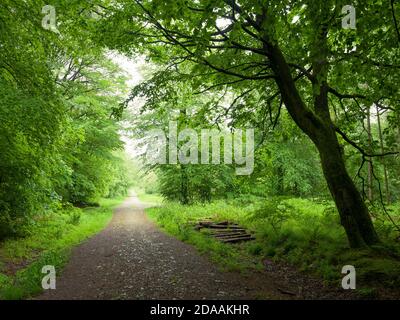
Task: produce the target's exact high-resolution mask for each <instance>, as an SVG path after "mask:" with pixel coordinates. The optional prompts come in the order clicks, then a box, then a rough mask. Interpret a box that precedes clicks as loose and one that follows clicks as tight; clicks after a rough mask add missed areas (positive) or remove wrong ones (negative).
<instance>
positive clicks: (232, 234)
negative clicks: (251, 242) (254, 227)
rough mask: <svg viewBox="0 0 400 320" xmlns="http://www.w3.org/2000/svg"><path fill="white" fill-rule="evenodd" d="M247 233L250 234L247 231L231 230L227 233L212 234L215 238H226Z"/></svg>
mask: <svg viewBox="0 0 400 320" xmlns="http://www.w3.org/2000/svg"><path fill="white" fill-rule="evenodd" d="M245 235H249V236H250V234H247V233H245V232H230V233H225V234H213V235H212V236H213V237H214V238H226V237H228V238H229V237H234V236H245Z"/></svg>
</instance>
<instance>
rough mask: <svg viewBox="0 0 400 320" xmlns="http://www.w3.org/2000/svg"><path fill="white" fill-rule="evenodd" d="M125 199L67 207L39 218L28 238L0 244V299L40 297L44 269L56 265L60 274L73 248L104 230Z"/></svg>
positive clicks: (103, 200) (105, 200)
mask: <svg viewBox="0 0 400 320" xmlns="http://www.w3.org/2000/svg"><path fill="white" fill-rule="evenodd" d="M122 200H123V199H122V198H117V199H102V200H101V201H100V207H98V208H86V209H78V208H73V207H68V208H64V209H63V210H60V211H59V212H56V213H53V214H51V215H46V216H42V217H41V218H40V219H37V220H36V221H35V224H34V225H33V226H32V227H31V228H30V235H28V236H26V237H25V238H19V239H8V240H6V241H4V242H3V243H0V299H6V300H10V299H11V300H16V299H24V298H29V297H31V296H34V295H36V294H39V293H40V292H41V291H42V288H41V280H42V278H43V277H44V274H42V272H41V269H42V267H43V266H44V265H53V266H54V267H55V269H56V271H57V272H59V271H60V270H61V269H62V268H63V266H64V265H65V263H66V262H67V261H68V257H69V253H70V249H71V248H72V247H73V246H76V245H78V244H79V243H81V242H82V241H83V240H85V239H87V238H88V237H90V236H92V235H94V234H96V233H98V232H99V231H100V230H102V229H103V228H104V227H105V226H106V225H107V224H108V222H109V221H110V219H111V217H112V212H113V209H114V208H115V207H116V206H117V205H118V204H119V203H121V202H122ZM14 271H16V272H14Z"/></svg>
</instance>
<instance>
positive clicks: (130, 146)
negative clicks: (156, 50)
mask: <svg viewBox="0 0 400 320" xmlns="http://www.w3.org/2000/svg"><path fill="white" fill-rule="evenodd" d="M108 56H109V57H110V58H111V60H112V61H113V62H115V63H116V64H118V66H119V67H120V68H121V69H122V70H123V71H125V73H126V75H127V77H128V80H127V82H126V84H127V85H128V89H129V90H131V89H132V88H133V87H134V86H136V85H138V84H139V83H140V82H142V81H143V80H144V78H143V76H142V74H141V73H140V66H141V65H143V64H144V63H145V62H144V58H143V57H138V58H137V59H135V60H133V59H131V58H129V57H126V56H124V55H121V54H119V53H116V52H110V53H109V54H108ZM125 112H129V109H127V110H125ZM121 139H122V141H123V142H124V143H125V151H126V153H127V154H128V156H129V157H132V158H135V157H136V156H137V155H138V154H139V153H140V150H138V147H137V145H136V144H137V143H136V141H135V140H134V139H132V138H131V137H129V136H128V135H127V134H125V133H124V132H121Z"/></svg>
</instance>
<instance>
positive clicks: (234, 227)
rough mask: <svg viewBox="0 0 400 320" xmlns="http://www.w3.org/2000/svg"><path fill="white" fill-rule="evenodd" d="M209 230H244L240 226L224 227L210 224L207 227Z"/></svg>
mask: <svg viewBox="0 0 400 320" xmlns="http://www.w3.org/2000/svg"><path fill="white" fill-rule="evenodd" d="M207 228H210V229H243V228H242V227H240V226H233V225H229V226H224V225H218V224H210V225H208V226H207Z"/></svg>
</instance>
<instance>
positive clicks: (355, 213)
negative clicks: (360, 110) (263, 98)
mask: <svg viewBox="0 0 400 320" xmlns="http://www.w3.org/2000/svg"><path fill="white" fill-rule="evenodd" d="M265 49H266V50H267V52H268V53H269V57H270V60H271V67H272V69H273V71H274V74H275V76H276V79H275V81H276V84H277V85H278V87H279V91H280V93H281V96H282V99H283V101H284V103H285V106H286V108H287V110H288V112H289V114H290V116H291V117H292V119H293V120H294V121H295V123H296V124H297V125H298V126H299V127H300V129H301V130H302V131H303V132H305V133H306V134H307V135H308V136H309V137H310V139H311V140H312V141H313V142H314V144H315V145H316V147H317V149H318V151H319V155H320V158H321V163H322V168H323V172H324V176H325V179H326V181H327V184H328V187H329V190H330V192H331V194H332V197H333V200H334V201H335V204H336V207H337V209H338V211H339V215H340V219H341V223H342V225H343V227H344V229H345V231H346V234H347V237H348V240H349V244H350V246H351V247H354V248H356V247H362V246H365V245H372V244H375V243H377V242H379V238H378V236H377V234H376V232H375V229H374V226H373V224H372V220H371V217H370V215H369V212H368V209H367V207H366V205H365V203H364V202H363V200H362V197H361V195H360V193H359V192H358V190H357V188H356V186H355V184H354V182H353V180H352V179H351V178H350V176H349V174H348V173H347V170H346V167H345V163H344V158H343V154H342V150H341V147H340V145H339V141H338V139H337V136H336V132H335V129H334V126H333V123H332V121H331V119H330V114H329V107H328V99H327V95H328V86H327V84H326V83H322V84H321V83H318V81H316V80H314V85H318V86H319V88H317V89H318V91H319V93H318V94H317V95H316V96H315V100H314V111H312V110H310V109H309V108H308V107H307V106H306V105H305V103H304V101H303V99H302V98H301V96H300V94H299V92H298V90H297V88H296V86H295V82H294V80H293V77H292V74H291V71H290V68H289V66H288V64H287V62H286V60H285V57H284V56H283V54H282V51H281V50H280V48H279V47H278V45H277V44H276V43H268V42H267V44H265ZM317 67H320V66H317ZM313 69H314V68H313ZM314 71H316V70H315V69H314Z"/></svg>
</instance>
